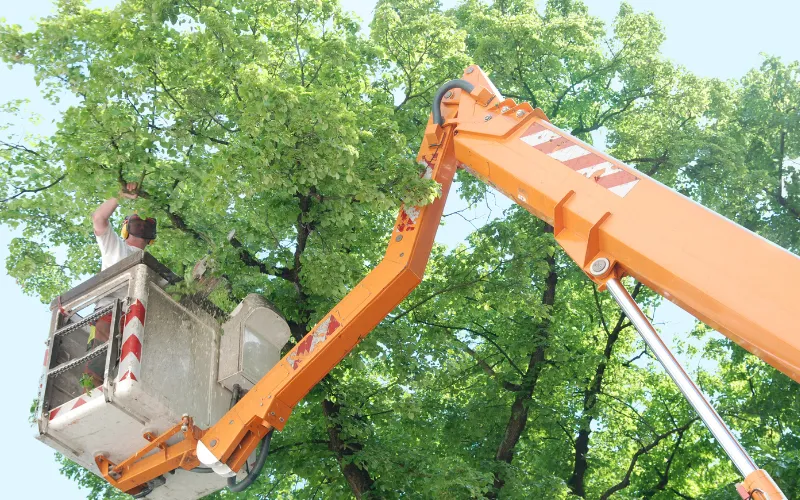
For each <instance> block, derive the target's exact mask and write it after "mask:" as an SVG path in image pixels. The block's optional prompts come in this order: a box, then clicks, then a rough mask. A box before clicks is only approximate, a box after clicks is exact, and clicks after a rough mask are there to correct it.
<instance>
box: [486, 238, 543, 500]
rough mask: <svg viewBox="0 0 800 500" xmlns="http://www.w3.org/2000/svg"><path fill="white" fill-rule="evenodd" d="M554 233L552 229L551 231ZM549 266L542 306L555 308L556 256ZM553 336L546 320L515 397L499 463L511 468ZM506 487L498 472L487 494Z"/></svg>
mask: <svg viewBox="0 0 800 500" xmlns="http://www.w3.org/2000/svg"><path fill="white" fill-rule="evenodd" d="M551 231H552V229H551ZM547 266H548V269H549V272H548V275H547V279H546V280H545V289H544V293H543V294H542V304H544V305H546V306H549V307H552V306H553V304H554V303H555V298H556V284H557V283H558V273H557V272H556V258H555V255H552V256H550V257H548V258H547ZM549 334H550V320H549V319H547V320H544V321H543V322H542V324H541V325H540V326H539V336H538V339H537V340H538V341H539V346H538V347H537V348H536V350H535V351H534V352H533V353H532V354H531V357H530V359H529V361H528V368H527V370H526V371H525V376H524V377H523V379H522V383H521V384H520V390H519V391H517V393H516V396H515V397H514V403H513V404H512V405H511V416H510V417H509V419H508V423H507V424H506V430H505V433H504V434H503V439H502V441H500V445H499V446H498V447H497V453H496V454H495V460H497V461H499V462H504V463H506V464H510V463H511V461H512V460H513V459H514V449H515V448H516V446H517V443H518V442H519V439H520V437H521V436H522V433H523V432H524V431H525V426H526V425H527V424H528V402H529V401H530V399H531V397H532V396H533V391H534V389H535V388H536V382H537V380H538V379H539V374H540V373H541V371H542V367H543V366H544V360H545V350H546V347H547V338H548V337H549ZM503 486H505V479H504V478H503V474H502V470H497V471H495V473H494V484H493V489H492V490H491V491H489V493H487V495H486V496H487V497H489V498H497V496H498V495H499V494H500V490H502V489H503Z"/></svg>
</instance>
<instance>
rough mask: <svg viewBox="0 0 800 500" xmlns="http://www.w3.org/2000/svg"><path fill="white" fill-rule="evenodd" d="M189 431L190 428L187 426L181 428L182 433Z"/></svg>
mask: <svg viewBox="0 0 800 500" xmlns="http://www.w3.org/2000/svg"><path fill="white" fill-rule="evenodd" d="M188 430H189V427H188V426H186V425H182V426H181V432H186V431H188Z"/></svg>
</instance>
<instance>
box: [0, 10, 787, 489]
mask: <svg viewBox="0 0 800 500" xmlns="http://www.w3.org/2000/svg"><path fill="white" fill-rule="evenodd" d="M59 5H60V12H59V14H58V15H56V16H54V17H53V18H50V19H48V20H44V21H42V22H41V23H40V24H39V28H38V30H37V31H36V32H32V33H24V32H22V31H21V30H19V29H17V28H15V27H13V26H10V25H3V26H2V27H1V28H0V53H2V55H3V58H4V60H6V61H7V62H9V63H11V64H25V65H32V66H33V67H34V68H35V69H36V74H37V78H38V79H39V81H40V83H41V85H42V86H43V88H44V89H45V92H46V93H47V95H48V96H49V97H51V98H52V99H58V98H59V96H61V95H63V93H69V94H72V95H74V96H75V97H76V99H77V101H78V103H77V104H76V105H74V106H72V107H71V108H70V110H69V111H68V112H67V113H66V114H65V115H64V117H63V118H62V120H61V121H60V122H59V123H58V129H57V132H56V133H55V134H53V135H52V136H50V137H20V136H18V135H15V129H14V128H13V127H9V128H8V129H7V130H6V132H7V136H8V137H7V138H6V139H5V140H4V150H3V152H2V155H3V156H2V161H3V162H4V165H3V167H4V172H3V174H2V176H0V184H2V189H3V192H5V195H4V198H5V199H4V201H3V203H2V205H0V219H2V221H3V223H4V224H7V225H9V226H11V227H19V228H21V231H22V237H20V238H17V239H15V240H14V241H12V244H11V246H10V248H9V252H10V257H9V259H8V260H7V269H8V271H9V274H10V275H12V276H13V277H15V278H16V279H17V280H18V282H19V283H20V285H21V286H22V288H23V289H24V290H25V291H26V292H28V293H32V294H38V295H40V296H41V297H43V298H45V299H47V298H49V297H50V296H52V295H53V294H55V293H58V291H60V290H63V289H64V288H66V287H68V286H69V284H70V283H71V282H72V281H74V280H75V279H76V278H77V277H79V276H82V275H85V274H86V273H90V272H94V271H95V270H96V267H97V265H96V264H95V263H96V262H98V259H97V258H96V257H97V256H96V250H95V248H94V245H93V242H92V238H91V233H90V232H89V231H87V230H86V228H87V227H88V225H87V221H88V214H89V213H90V212H91V210H92V208H93V207H94V206H95V205H96V204H97V203H98V202H99V201H100V200H101V199H103V198H104V197H107V196H109V195H111V194H113V193H114V192H115V191H116V190H117V189H118V187H119V183H120V181H121V180H138V179H142V178H143V179H144V189H145V190H146V192H147V196H146V197H143V199H142V200H140V201H139V202H138V203H137V206H136V208H137V209H139V210H141V211H145V212H148V213H152V214H154V215H156V216H158V217H159V220H160V221H162V228H164V230H163V231H162V237H161V240H160V242H159V245H158V246H157V247H155V248H154V253H155V254H156V255H157V257H158V258H159V259H162V260H163V261H165V262H167V263H169V264H170V265H171V266H172V267H173V268H174V269H176V270H178V271H183V270H185V269H186V268H188V267H190V266H191V265H192V264H193V263H194V262H195V261H196V260H197V259H198V258H200V257H202V256H205V255H207V254H209V253H210V254H211V255H212V257H213V258H214V261H215V263H216V266H217V267H216V268H215V272H216V273H218V274H219V275H223V274H224V275H225V276H226V277H227V278H228V283H229V287H227V288H226V289H225V293H220V294H218V296H215V297H214V298H215V300H217V301H218V303H219V304H220V305H221V306H223V307H226V308H229V307H228V306H229V305H230V304H231V303H233V302H235V301H236V300H237V299H238V298H241V297H242V296H243V295H244V294H246V293H248V292H250V291H253V290H257V291H259V292H261V293H264V294H265V296H267V297H268V298H269V299H270V300H272V301H273V302H275V303H276V304H278V305H279V306H280V307H281V308H282V309H283V311H284V313H286V314H287V315H288V316H289V317H290V319H291V321H292V326H293V331H294V333H295V334H296V335H297V336H300V335H302V334H303V333H304V332H305V331H306V329H307V326H308V325H309V324H310V323H313V322H314V321H316V319H317V318H318V316H319V315H320V314H322V313H324V311H326V310H327V308H328V307H329V306H330V305H331V304H333V303H334V302H335V301H336V300H337V299H338V298H339V297H341V296H342V295H343V293H344V291H345V290H346V289H347V288H348V287H349V286H352V285H353V284H354V283H355V282H356V281H357V280H358V279H359V278H360V276H362V275H363V274H364V273H365V272H366V269H367V268H369V266H370V265H371V264H372V263H374V262H375V261H376V259H378V258H379V257H380V255H381V253H382V248H383V246H384V245H385V235H386V234H388V227H389V225H390V224H391V223H392V220H393V217H394V211H395V209H396V206H397V204H398V203H399V202H400V201H401V200H406V201H412V202H414V201H419V200H422V199H424V198H426V197H427V198H430V197H431V196H432V195H433V191H432V186H430V185H427V184H425V183H424V182H420V181H419V180H418V179H417V173H418V171H417V170H416V166H415V165H414V164H413V162H411V161H410V158H411V157H413V154H414V152H415V150H416V144H417V143H418V137H419V135H420V132H421V126H422V124H423V123H424V120H425V119H426V116H427V106H428V103H429V101H430V94H431V92H432V90H433V89H435V87H437V86H438V84H440V83H441V82H442V81H444V80H446V79H449V78H452V77H453V76H457V75H458V74H460V72H461V70H462V69H463V66H464V65H465V64H467V63H469V62H477V63H479V64H481V65H482V66H483V67H484V68H486V69H487V70H488V71H490V75H491V77H492V78H493V79H494V80H495V82H496V83H497V85H498V87H499V88H501V89H502V91H503V92H504V93H505V94H506V95H508V96H515V97H517V98H519V99H524V100H529V101H531V102H534V103H535V104H536V105H538V106H541V107H543V108H544V110H545V112H547V113H548V115H549V116H550V117H551V119H552V120H553V121H554V122H555V123H557V124H558V125H560V126H562V127H565V128H567V129H570V130H572V132H573V133H574V134H576V135H578V136H580V137H582V138H584V139H586V140H601V139H603V138H605V140H606V141H607V147H608V149H609V150H610V151H611V152H612V154H615V155H617V156H618V157H619V158H621V159H623V160H626V161H627V162H629V163H631V164H633V165H635V166H636V167H637V168H639V169H640V170H643V171H645V172H647V173H649V174H651V175H653V176H655V177H656V178H657V179H659V180H661V181H662V182H665V183H667V184H668V185H671V186H673V187H675V188H676V189H678V190H680V191H682V192H684V193H685V194H687V195H689V196H692V197H693V198H695V199H696V200H698V201H700V202H702V203H704V204H705V205H707V206H709V207H711V208H713V209H715V210H717V211H719V212H721V213H723V214H725V215H726V216H728V217H731V218H733V219H734V220H736V221H737V222H739V223H740V224H743V225H745V226H746V227H748V228H750V229H752V230H754V231H756V232H759V233H760V234H762V235H764V236H765V237H767V238H769V239H771V240H773V241H775V242H776V243H778V244H780V245H782V246H784V247H785V248H788V249H790V250H792V251H794V252H797V251H798V249H797V245H798V240H797V238H798V234H799V233H798V231H797V224H798V196H797V188H796V186H797V184H796V182H794V183H793V182H792V181H793V180H794V179H795V178H796V174H797V171H796V169H795V167H794V165H795V163H794V160H793V159H794V158H796V157H797V156H798V154H797V151H796V149H797V145H798V141H797V138H796V132H797V122H798V113H797V102H798V97H799V96H800V95H799V94H798V79H797V73H796V64H787V63H784V62H781V61H779V60H777V59H775V58H770V57H766V58H765V60H764V63H763V65H762V66H761V67H760V68H757V69H754V70H753V71H751V72H750V73H748V74H747V75H746V76H745V77H744V78H742V79H741V80H740V81H737V82H721V81H716V80H709V79H703V78H699V77H697V76H696V75H692V74H690V73H689V72H688V71H686V70H684V69H682V68H680V67H677V66H675V65H674V64H672V63H670V62H668V61H666V60H665V59H664V58H663V56H661V54H660V43H661V42H662V40H663V29H662V27H661V26H660V25H659V23H658V22H657V20H656V19H655V18H653V16H651V15H647V14H641V13H636V12H633V11H632V9H630V8H629V7H627V6H624V5H623V6H622V7H621V8H620V14H619V16H618V18H617V20H616V21H615V23H614V24H613V25H612V26H603V24H602V23H601V22H600V21H599V20H598V19H596V18H593V17H591V16H590V15H589V13H588V11H587V10H586V8H585V7H584V6H583V5H582V4H581V3H579V2H569V1H551V2H548V3H547V4H544V3H541V4H540V5H538V10H537V9H536V7H537V6H534V5H533V3H531V2H496V3H495V4H494V5H493V6H492V7H491V10H489V7H488V6H487V5H484V4H480V3H478V2H464V3H461V4H459V6H458V7H457V8H456V9H455V10H451V11H443V10H442V9H441V8H439V6H437V5H436V4H435V3H433V2H425V1H406V2H380V3H379V7H378V9H377V11H376V15H375V18H374V20H373V22H372V24H371V26H370V28H371V30H370V33H369V36H367V35H365V34H363V33H359V31H358V25H357V24H356V23H355V22H354V21H353V20H352V18H350V17H349V16H348V15H347V14H346V13H344V12H342V11H341V10H340V9H338V8H337V6H336V5H335V4H334V3H331V2H310V1H309V2H295V3H293V4H286V3H284V2H258V3H256V2H245V1H237V2H234V1H221V2H184V1H174V2H173V1H165V2H135V1H129V2H122V4H121V6H120V7H119V8H118V9H116V10H114V11H112V12H110V13H101V12H97V11H89V10H86V9H84V8H82V6H81V3H80V2H75V1H62V2H60V4H59ZM5 111H6V112H7V113H8V114H9V115H11V116H20V115H22V116H24V115H25V114H26V112H25V109H24V107H22V105H21V103H9V104H7V105H6V108H5ZM462 180H463V183H462V186H461V188H462V195H463V197H464V198H465V199H467V200H470V201H472V202H475V203H479V202H481V201H482V200H483V199H485V197H486V196H487V194H486V191H485V189H484V188H483V186H481V185H478V184H476V183H474V182H470V180H469V179H467V178H465V177H462ZM36 190H38V191H36ZM34 191H35V192H34ZM126 208H130V207H126ZM231 229H236V231H237V235H238V237H239V238H240V239H241V241H242V244H243V248H234V247H233V246H231V245H229V244H228V243H227V241H226V238H225V235H226V234H227V233H228V231H230V230H231ZM56 248H61V249H65V252H66V259H64V260H61V261H59V260H58V259H56V257H55V254H54V249H56ZM254 264H255V265H254ZM638 298H639V300H640V302H643V303H645V304H648V305H649V306H650V307H651V309H652V308H653V307H655V306H656V304H657V298H656V297H653V296H652V294H649V293H648V292H647V291H646V290H642V291H641V292H640V295H639V296H638ZM607 302H608V301H607V300H606V298H605V297H603V296H597V295H595V293H594V290H593V289H592V287H591V286H590V284H588V283H587V282H586V281H585V280H583V279H581V277H580V276H579V274H578V273H576V271H575V269H574V268H573V267H572V266H571V265H570V264H569V263H568V261H567V260H566V259H565V258H564V256H562V255H561V254H560V253H559V252H558V251H557V250H556V249H555V246H554V244H553V242H552V239H551V238H550V236H549V234H548V232H547V228H546V227H544V226H543V225H542V224H541V223H538V222H537V221H535V220H533V219H532V218H531V217H529V216H528V215H526V214H524V213H520V212H519V211H517V210H515V209H511V210H509V211H508V212H507V213H506V215H505V217H504V218H503V219H502V220H498V221H495V222H492V223H490V224H488V225H486V226H484V227H483V228H481V229H480V230H477V231H476V232H475V233H474V234H473V235H471V236H470V237H469V239H468V241H467V244H466V245H464V246H461V247H457V248H450V249H448V248H439V249H437V251H436V253H435V255H434V258H433V260H432V263H431V265H430V267H429V271H428V276H427V279H426V282H425V283H423V285H422V286H421V287H420V289H419V290H418V291H417V292H415V294H414V295H413V296H412V297H411V298H409V300H408V301H407V302H406V303H405V304H404V305H402V306H401V307H400V308H399V309H398V310H397V311H396V312H395V314H393V315H392V316H391V317H390V318H389V319H388V320H387V321H386V322H384V323H383V324H382V325H381V326H380V327H379V328H378V329H377V330H376V332H375V333H374V334H373V335H371V336H370V337H368V338H367V340H366V341H365V342H364V343H363V344H362V345H361V346H360V348H359V349H358V350H357V352H356V353H354V355H352V356H350V357H348V358H347V359H346V360H345V362H343V363H342V364H341V365H340V366H339V367H338V368H337V369H336V370H335V371H334V372H333V373H332V374H331V376H330V377H329V379H328V380H326V382H325V383H324V384H321V385H320V386H319V387H318V388H317V389H315V390H314V391H313V392H312V393H311V394H310V395H309V397H308V398H307V400H306V401H305V402H304V404H303V405H301V406H300V407H298V409H297V410H296V412H295V414H294V416H293V423H292V425H291V426H289V427H287V431H286V432H284V433H282V434H281V435H280V436H279V438H276V440H275V442H274V445H275V454H274V457H273V460H272V461H271V462H270V467H271V468H272V469H270V471H269V477H267V478H265V480H264V482H263V487H262V488H261V490H260V493H259V490H254V491H251V492H249V493H247V494H246V496H247V495H249V496H254V495H258V494H260V495H267V494H268V495H271V496H273V497H289V496H291V497H297V498H306V497H314V496H321V497H338V496H343V497H347V496H350V495H356V496H363V497H394V496H397V495H399V494H400V493H401V492H402V493H405V494H411V495H414V496H420V497H445V498H448V497H450V498H462V497H468V496H490V497H491V496H498V495H499V496H503V497H507V498H516V497H520V498H522V497H529V496H531V495H533V494H540V493H542V492H545V491H547V492H549V493H550V494H552V495H554V496H563V497H567V496H569V495H577V496H584V497H587V498H598V497H600V498H602V497H605V496H606V495H609V494H611V493H616V494H617V495H619V496H628V497H643V496H644V497H653V496H661V497H663V498H674V497H675V496H685V497H693V498H694V497H697V498H699V497H703V498H716V497H719V498H725V497H730V494H731V492H732V490H731V488H730V483H731V482H732V481H734V480H735V478H736V476H735V474H734V473H733V470H732V468H731V466H730V464H728V463H727V461H725V460H720V459H719V457H720V451H719V450H718V448H717V447H716V445H715V444H714V443H713V442H712V440H711V438H710V435H708V433H707V432H706V431H705V430H704V429H702V428H701V427H700V426H699V425H696V424H695V422H694V420H693V415H692V414H691V412H690V411H689V409H688V408H687V407H686V405H685V404H684V403H683V402H682V400H681V398H680V397H679V396H678V395H677V394H676V392H675V390H674V389H673V388H672V387H671V385H670V384H668V383H667V381H666V380H664V378H665V377H663V376H662V375H661V373H660V371H659V370H658V368H657V367H656V366H654V364H653V363H652V362H651V361H650V360H649V358H648V355H647V354H646V353H645V354H642V352H643V350H642V347H641V345H640V344H639V342H638V341H637V340H636V338H635V336H634V335H633V334H632V332H631V331H630V329H629V328H628V327H627V326H628V325H627V322H626V321H624V319H621V318H618V317H617V316H616V312H615V309H614V308H613V307H611V306H610V305H609V304H608V303H607ZM694 335H696V336H697V337H698V338H702V336H703V335H704V331H703V329H702V328H701V327H698V328H697V330H696V332H695V333H694ZM697 345H699V346H701V347H700V349H701V350H702V351H703V352H702V353H703V355H704V356H705V357H706V358H711V359H714V360H715V364H714V369H713V370H710V371H709V373H705V372H700V373H699V374H698V378H699V380H700V382H701V384H702V386H703V389H704V390H705V391H706V392H707V393H709V394H711V395H712V397H713V398H714V399H715V400H716V401H717V402H718V404H719V407H720V409H721V410H722V412H723V413H724V414H725V416H726V418H727V419H728V420H729V421H730V422H731V423H732V425H734V426H735V427H736V428H737V429H740V430H741V431H742V437H743V441H744V443H745V445H746V447H747V448H748V449H749V450H751V452H752V453H753V454H754V455H755V458H756V460H757V462H758V463H759V464H761V465H762V466H764V467H766V468H767V469H769V470H771V471H772V473H773V475H775V476H776V479H778V481H779V482H780V483H781V485H782V487H783V488H784V490H785V492H786V493H787V494H788V495H789V496H790V497H791V496H796V494H797V492H798V478H797V475H796V471H797V470H798V460H799V457H798V454H797V449H798V447H797V428H796V425H797V424H796V423H795V421H796V419H795V418H793V416H794V415H795V414H796V410H797V407H798V402H797V395H798V391H797V384H794V383H792V382H790V381H789V380H788V379H787V378H786V377H783V376H782V375H780V374H777V373H775V371H774V370H772V369H770V368H769V367H766V366H765V365H763V363H761V362H760V361H758V360H756V359H754V358H752V357H751V356H749V355H746V354H744V353H743V352H742V351H741V350H740V349H738V348H736V347H734V346H732V345H731V344H730V343H729V342H727V341H711V342H694V343H690V344H687V346H686V349H687V351H688V352H687V354H686V355H687V356H689V355H692V354H693V352H692V351H693V350H694V349H697V347H695V346H697ZM793 410H794V411H793ZM65 472H66V473H67V474H68V475H71V477H74V478H75V479H77V480H78V481H79V482H81V483H82V484H84V485H87V486H89V487H91V488H93V490H92V491H93V492H94V493H93V494H94V495H101V496H102V495H105V494H107V493H106V492H105V491H103V490H102V485H101V484H100V483H98V482H96V481H94V478H93V477H92V476H88V475H86V474H85V473H83V472H82V471H80V470H78V469H75V468H74V467H73V466H70V465H69V464H66V465H65Z"/></svg>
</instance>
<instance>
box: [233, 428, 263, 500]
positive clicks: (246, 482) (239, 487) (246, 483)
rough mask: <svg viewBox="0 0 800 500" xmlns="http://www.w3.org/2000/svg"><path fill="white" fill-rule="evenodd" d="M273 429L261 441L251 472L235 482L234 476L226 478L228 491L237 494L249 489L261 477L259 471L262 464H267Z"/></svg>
mask: <svg viewBox="0 0 800 500" xmlns="http://www.w3.org/2000/svg"><path fill="white" fill-rule="evenodd" d="M274 430H275V429H270V430H269V432H268V433H267V435H266V436H264V439H262V440H261V449H260V450H258V457H256V463H255V464H254V465H253V470H251V471H250V472H249V473H248V474H247V477H245V478H244V479H242V480H241V481H239V482H238V483H237V482H236V476H234V477H229V478H228V489H229V490H231V491H232V492H233V493H239V492H240V491H244V490H246V489H247V488H249V487H250V485H251V484H253V482H254V481H255V480H256V478H258V476H260V475H261V470H262V469H263V468H264V464H266V463H267V455H269V442H270V441H272V432H273V431H274Z"/></svg>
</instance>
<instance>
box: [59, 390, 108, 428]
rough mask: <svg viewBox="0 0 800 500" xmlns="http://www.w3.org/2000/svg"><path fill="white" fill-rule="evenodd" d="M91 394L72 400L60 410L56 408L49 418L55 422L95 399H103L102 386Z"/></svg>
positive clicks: (60, 407)
mask: <svg viewBox="0 0 800 500" xmlns="http://www.w3.org/2000/svg"><path fill="white" fill-rule="evenodd" d="M89 392H90V393H91V394H84V395H82V396H78V397H77V398H75V399H71V400H69V401H67V402H66V403H64V404H63V405H61V406H59V407H58V408H54V409H52V410H50V415H49V417H48V418H49V419H50V420H53V419H55V418H56V417H60V418H62V417H64V416H65V415H68V414H69V413H70V412H71V411H72V410H74V409H76V408H80V407H81V406H83V405H85V404H86V403H88V402H89V401H92V400H94V399H97V398H100V397H103V387H102V386H101V387H97V388H96V389H92V390H91V391H89Z"/></svg>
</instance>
